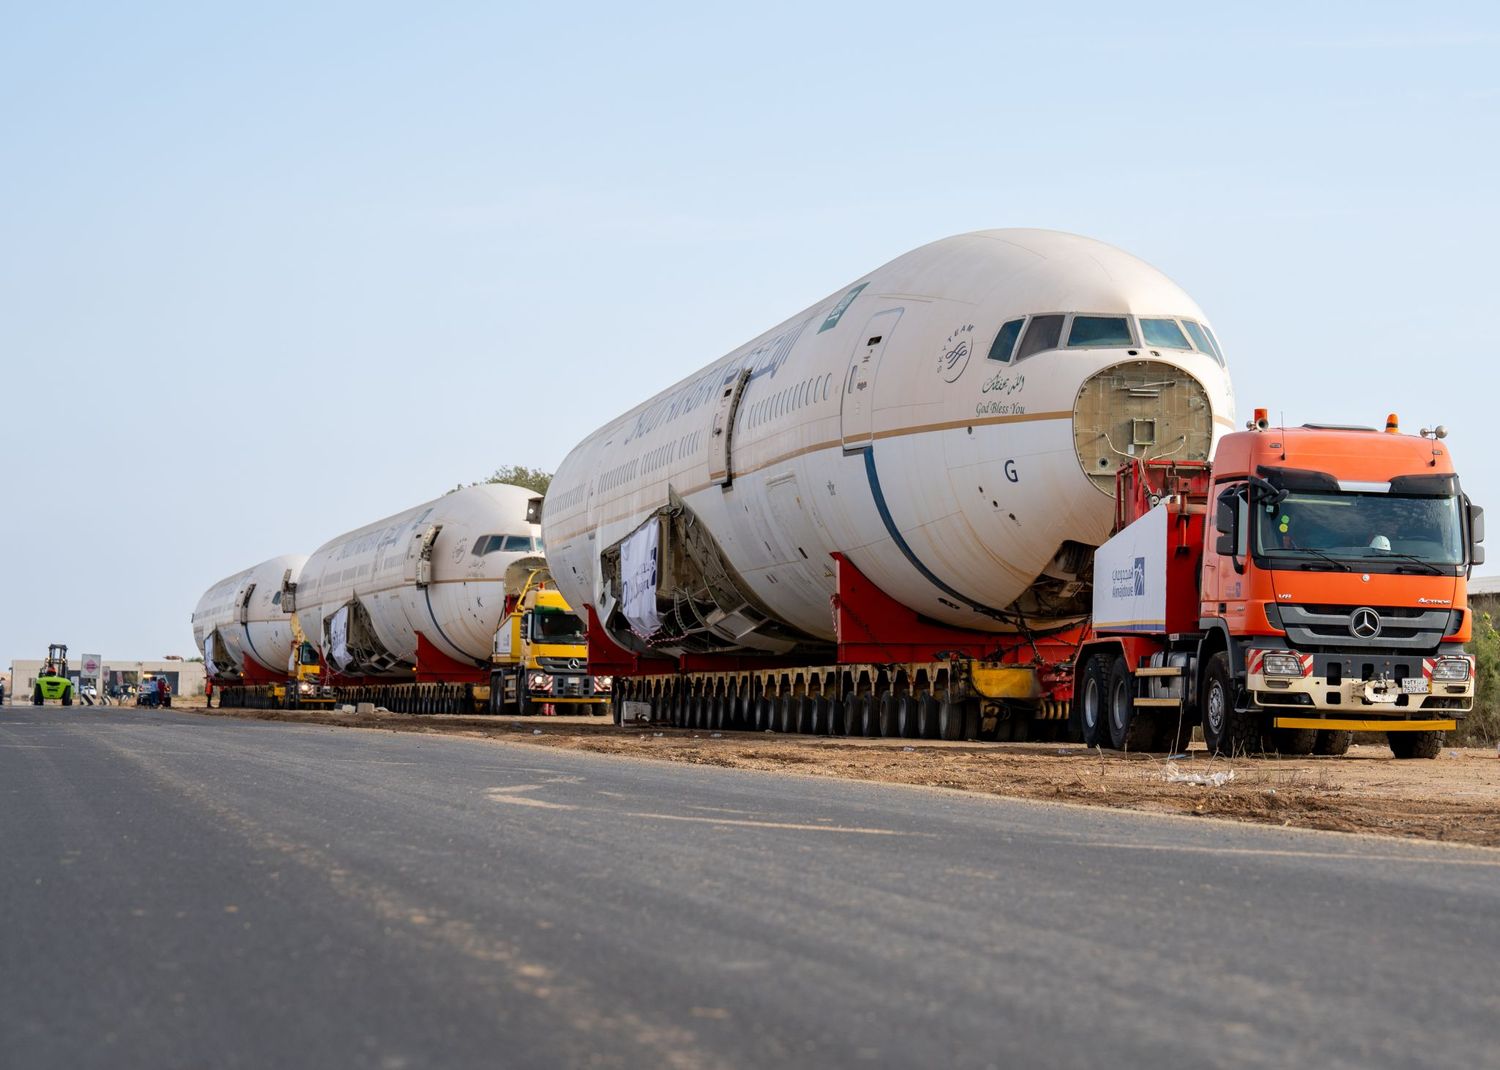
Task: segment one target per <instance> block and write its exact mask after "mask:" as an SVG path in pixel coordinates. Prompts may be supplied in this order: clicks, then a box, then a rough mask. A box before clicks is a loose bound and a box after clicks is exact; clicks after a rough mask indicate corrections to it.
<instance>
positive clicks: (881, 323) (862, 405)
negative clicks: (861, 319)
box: [839, 308, 902, 453]
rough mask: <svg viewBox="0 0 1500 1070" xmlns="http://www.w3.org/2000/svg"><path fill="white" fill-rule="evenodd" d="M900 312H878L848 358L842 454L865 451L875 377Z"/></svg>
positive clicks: (871, 424)
mask: <svg viewBox="0 0 1500 1070" xmlns="http://www.w3.org/2000/svg"><path fill="white" fill-rule="evenodd" d="M901 311H902V310H901V309H899V308H888V309H886V310H885V311H884V312H877V313H875V315H873V316H871V317H870V319H869V321H868V322H867V323H866V324H865V329H864V331H863V333H861V334H860V336H859V340H858V342H857V343H856V345H855V347H854V352H853V353H852V354H850V356H849V370H848V372H847V373H845V375H844V396H843V399H842V402H841V404H840V406H839V422H840V425H841V427H842V431H843V439H844V452H845V453H853V452H855V451H857V450H862V449H867V448H868V447H869V445H870V442H871V441H872V438H873V431H874V425H875V373H876V372H877V371H878V370H879V369H880V357H881V355H882V354H883V353H884V352H885V347H886V344H887V343H889V342H890V340H891V332H892V331H894V330H895V329H896V323H897V321H898V320H900V319H901Z"/></svg>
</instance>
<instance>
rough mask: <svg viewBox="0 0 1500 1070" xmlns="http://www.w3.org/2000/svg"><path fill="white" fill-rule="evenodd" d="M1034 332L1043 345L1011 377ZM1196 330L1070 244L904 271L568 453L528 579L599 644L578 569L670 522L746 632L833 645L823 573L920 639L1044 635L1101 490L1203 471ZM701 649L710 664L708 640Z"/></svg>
mask: <svg viewBox="0 0 1500 1070" xmlns="http://www.w3.org/2000/svg"><path fill="white" fill-rule="evenodd" d="M1052 316H1061V317H1062V319H1061V321H1060V326H1059V335H1058V338H1057V344H1055V345H1052V346H1048V347H1044V348H1043V349H1041V350H1040V351H1037V352H1034V353H1030V354H1025V355H1023V352H1022V350H1023V346H1024V345H1025V344H1027V343H1026V342H1025V339H1026V338H1027V337H1029V336H1030V331H1031V328H1032V326H1033V324H1035V325H1036V326H1037V327H1039V328H1042V330H1041V332H1040V334H1039V335H1038V338H1040V339H1041V340H1042V341H1045V340H1046V333H1047V329H1049V325H1050V322H1051V321H1050V319H1048V317H1052ZM1017 320H1020V321H1021V324H1020V326H1019V327H1018V328H1016V331H1017V334H1016V337H1015V338H1012V339H1011V343H1010V345H1009V347H1006V346H1005V345H1004V344H1003V343H1004V339H1005V337H1007V336H1006V335H1005V333H1004V331H1005V325H1007V324H1013V323H1015V321H1017ZM1117 320H1119V321H1123V322H1124V324H1125V325H1126V326H1125V329H1126V330H1127V331H1128V338H1127V337H1121V336H1119V335H1117V334H1112V333H1111V332H1113V331H1117V330H1118V327H1117V326H1116V325H1115V321H1117ZM1167 320H1170V321H1172V322H1173V323H1174V324H1176V334H1173V329H1172V328H1168V327H1164V326H1162V323H1163V321H1167ZM1146 321H1150V325H1149V326H1148V325H1147V322H1146ZM1189 323H1190V324H1191V325H1192V326H1191V327H1189V326H1188V324H1189ZM1101 324H1102V326H1101ZM1200 329H1208V331H1209V332H1210V334H1211V328H1210V326H1209V322H1208V320H1207V318H1206V317H1205V316H1204V315H1203V313H1202V310H1201V309H1199V307H1198V306H1197V304H1196V303H1195V302H1193V301H1192V299H1191V298H1189V297H1188V295H1187V294H1186V293H1184V292H1183V291H1182V290H1181V289H1180V288H1179V287H1178V286H1176V285H1175V284H1174V283H1172V282H1171V281H1170V280H1169V279H1167V278H1166V277H1165V276H1164V275H1162V274H1161V273H1160V272H1159V271H1157V270H1156V269H1155V268H1152V267H1151V266H1149V265H1147V264H1145V263H1143V262H1142V261H1140V260H1138V259H1136V258H1134V257H1132V256H1130V255H1129V254H1127V253H1124V252H1122V251H1120V250H1118V249H1115V248H1113V247H1111V246H1108V245H1105V244H1103V243H1100V242H1096V241H1092V240H1090V239H1087V238H1081V237H1076V236H1073V235H1067V234H1059V233H1055V232H1048V231H1034V230H1016V231H1006V230H1000V231H983V232H977V233H972V234H964V235H959V236H957V237H953V238H948V239H945V240H942V241H938V242H935V243H933V244H931V245H927V246H923V247H922V248H920V249H917V250H915V251H913V252H911V253H907V254H906V255H904V256H901V257H898V258H897V259H896V260H894V261H892V262H891V263H889V264H886V265H885V266H884V267H882V268H879V269H878V270H876V271H874V272H871V273H870V274H868V275H866V276H864V277H862V278H860V279H858V280H856V281H855V282H854V283H852V284H851V285H849V286H846V287H843V288H842V289H840V290H839V291H837V292H835V293H834V294H832V295H830V296H829V297H828V298H827V299H825V300H824V301H821V302H819V303H818V304H816V305H813V306H812V307H811V308H808V309H806V310H805V311H803V312H801V313H799V314H798V315H796V316H793V317H792V318H791V319H788V320H787V321H785V322H784V323H782V324H779V325H778V326H776V327H775V328H773V329H772V330H770V331H768V332H767V333H765V334H764V335H762V336H760V337H759V338H757V339H755V340H754V341H752V342H750V343H748V344H747V345H745V346H742V347H740V348H739V349H736V350H735V351H733V352H731V353H729V354H727V355H726V356H724V357H722V358H720V359H719V360H717V361H715V362H714V363H712V364H711V365H709V366H708V367H707V368H705V369H703V370H702V371H699V372H697V373H695V374H694V375H692V376H690V377H688V378H687V379H684V380H683V381H682V382H680V383H678V384H676V385H675V386H672V387H670V388H668V389H667V390H664V391H662V392H661V393H660V394H658V395H656V396H655V397H653V398H651V399H650V400H648V401H646V402H644V403H642V404H641V405H638V406H636V407H635V408H633V409H631V410H630V411H629V412H627V413H625V414H624V415H622V416H621V417H619V418H617V419H615V420H613V421H612V422H610V423H609V424H607V425H606V426H605V427H603V428H601V429H600V430H598V431H596V432H595V433H593V434H592V435H590V436H588V437H587V438H586V439H584V440H583V442H582V443H580V444H579V445H578V446H577V447H576V448H575V449H574V450H573V451H572V452H571V453H570V454H569V455H568V456H567V458H566V459H565V460H564V461H563V463H562V465H561V466H560V467H559V469H558V471H557V474H556V476H555V477H554V479H553V482H552V485H551V489H550V491H549V493H548V495H547V499H546V504H545V509H544V513H543V520H542V530H543V534H544V536H545V538H546V543H547V547H548V551H549V554H548V556H549V559H550V561H551V565H552V573H553V576H554V578H555V579H556V582H557V584H558V586H559V588H560V589H561V591H562V593H563V595H564V596H565V597H566V598H567V600H568V601H569V603H570V604H572V605H573V606H574V607H575V608H576V609H577V610H579V611H580V612H582V608H583V607H584V606H585V605H590V606H593V607H594V608H595V610H596V611H597V612H598V615H599V617H600V619H601V620H606V619H608V618H609V617H610V614H611V612H612V611H613V610H614V609H616V608H617V607H618V605H619V602H620V590H619V589H618V585H617V584H616V585H614V586H612V585H611V583H609V582H606V581H605V579H604V578H603V572H602V570H601V567H600V555H601V553H602V552H604V551H606V550H609V549H610V548H612V547H617V546H619V545H620V543H621V541H622V540H624V539H625V538H626V537H627V536H630V535H631V534H632V533H633V532H635V531H637V529H639V528H641V526H642V525H643V524H644V523H645V522H647V520H648V519H649V518H651V517H652V516H653V515H654V514H656V513H658V512H659V511H661V510H663V509H667V508H671V507H673V505H672V503H673V502H674V501H680V503H681V504H682V505H683V506H685V507H686V508H687V510H688V511H690V513H691V514H692V515H693V517H694V523H701V524H702V525H703V527H704V528H705V529H706V531H707V532H708V533H709V534H711V536H712V537H713V540H714V542H715V543H716V545H717V548H718V550H719V551H721V552H722V555H723V558H724V563H725V564H726V566H727V567H728V568H729V569H730V570H731V571H732V573H733V574H734V576H735V578H736V582H738V583H740V584H741V585H743V587H744V588H746V589H747V592H748V594H749V596H750V597H751V600H752V601H753V602H755V603H756V604H757V608H758V609H759V610H760V611H762V612H765V613H768V614H769V615H770V617H771V618H772V619H774V620H775V621H777V622H779V623H781V624H784V625H786V626H787V628H788V629H790V630H793V631H795V632H797V633H800V634H801V635H803V636H806V637H809V638H811V639H813V640H818V641H831V640H832V639H833V620H832V614H831V612H830V596H831V595H833V594H834V591H835V576H834V568H833V564H834V563H833V561H832V559H831V557H830V555H831V554H832V553H835V552H838V553H841V554H842V555H844V556H845V557H846V558H847V559H848V560H849V561H850V562H851V563H852V564H853V565H855V566H856V567H857V568H858V569H859V570H860V572H862V573H863V574H864V575H865V576H866V577H867V578H868V579H869V580H870V581H872V582H873V583H874V584H875V585H876V586H877V587H879V588H880V589H881V590H882V591H883V592H885V594H887V595H889V596H890V597H892V598H894V599H895V600H897V601H898V602H900V603H901V604H902V605H904V606H906V607H909V608H910V609H912V610H914V611H916V612H918V613H920V614H922V615H923V616H925V617H928V618H931V619H932V620H935V621H939V622H943V623H946V624H949V625H952V626H955V627H960V628H965V629H974V630H981V631H991V632H1000V631H1010V630H1014V629H1015V627H1016V626H1017V623H1018V622H1020V621H1024V622H1025V623H1026V624H1027V625H1028V626H1041V627H1046V626H1051V625H1059V624H1062V623H1066V622H1067V620H1068V619H1069V618H1070V616H1071V610H1069V609H1068V608H1067V606H1066V605H1064V599H1063V598H1062V596H1060V595H1057V592H1058V591H1065V590H1070V588H1069V587H1068V586H1067V581H1068V577H1069V576H1070V575H1072V574H1074V573H1076V572H1077V571H1078V569H1079V567H1080V562H1081V560H1082V558H1083V557H1086V555H1081V554H1080V553H1079V552H1078V551H1079V549H1080V548H1092V547H1094V546H1097V545H1099V544H1100V543H1102V542H1104V541H1105V539H1106V538H1107V537H1108V535H1109V533H1110V528H1111V525H1112V521H1113V512H1114V506H1113V492H1114V472H1115V470H1116V469H1117V468H1118V467H1119V465H1120V464H1121V463H1123V462H1124V461H1126V460H1128V459H1130V458H1137V459H1149V458H1163V457H1169V458H1175V459H1180V460H1206V459H1207V458H1208V457H1210V456H1211V455H1212V449H1213V445H1214V442H1215V441H1216V440H1217V438H1218V436H1219V435H1220V434H1222V433H1223V432H1224V431H1226V430H1228V429H1230V428H1231V427H1232V426H1233V417H1234V398H1233V392H1232V387H1231V385H1230V381H1229V374H1228V372H1227V370H1226V368H1225V365H1224V363H1223V360H1222V357H1221V355H1219V354H1217V353H1216V352H1215V351H1214V350H1215V349H1216V348H1217V342H1216V341H1214V342H1211V343H1205V344H1202V345H1198V344H1196V343H1195V342H1193V341H1192V340H1191V339H1190V338H1189V333H1190V331H1198V330H1200ZM1147 331H1150V332H1152V337H1153V338H1155V339H1156V341H1157V344H1150V343H1149V342H1148V341H1147V339H1146V337H1145V335H1146V332H1147ZM1094 335H1098V336H1099V338H1100V341H1098V342H1097V343H1095V344H1089V339H1090V338H1091V337H1092V336H1094ZM1177 335H1180V336H1181V337H1182V344H1181V345H1178V344H1177V343H1176V341H1175V339H1176V337H1177ZM1163 337H1167V340H1168V341H1169V342H1172V343H1173V344H1171V345H1163V344H1160V342H1161V339H1162V338H1163ZM1070 342H1075V343H1082V344H1069V343H1070ZM1048 576H1052V577H1054V579H1048V578H1047V577H1048ZM1056 577H1060V578H1056ZM1039 592H1041V594H1040V595H1039ZM662 594H663V598H666V597H667V596H668V594H669V593H668V592H662ZM1071 604H1072V603H1067V605H1071ZM1072 619H1076V617H1073V618H1072ZM616 621H618V617H616ZM616 636H617V638H620V639H627V638H628V637H627V636H625V635H623V634H622V633H620V632H619V630H618V624H616ZM637 638H639V636H637ZM722 638H723V641H724V642H725V643H726V644H728V646H727V647H726V649H733V648H734V642H735V640H734V638H733V630H732V628H730V627H728V626H725V627H724V628H723V629H722ZM744 645H745V647H746V648H747V649H750V648H754V649H762V650H765V649H775V648H777V645H778V644H777V643H774V642H773V643H764V642H760V641H759V640H757V639H756V638H755V637H753V636H752V637H747V638H746V639H745V641H744ZM780 645H781V647H782V648H785V643H782V644H780Z"/></svg>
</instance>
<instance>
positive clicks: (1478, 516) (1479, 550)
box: [1464, 497, 1484, 567]
mask: <svg viewBox="0 0 1500 1070" xmlns="http://www.w3.org/2000/svg"><path fill="white" fill-rule="evenodd" d="M1464 506H1465V507H1466V508H1467V509H1468V512H1469V565H1470V566H1471V567H1472V566H1474V565H1482V564H1484V547H1483V546H1480V545H1479V544H1480V543H1482V542H1484V510H1483V509H1482V508H1480V507H1479V506H1477V505H1475V504H1474V503H1473V502H1471V501H1469V499H1468V498H1467V497H1465V498H1464Z"/></svg>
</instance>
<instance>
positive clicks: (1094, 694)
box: [1078, 657, 1109, 747]
mask: <svg viewBox="0 0 1500 1070" xmlns="http://www.w3.org/2000/svg"><path fill="white" fill-rule="evenodd" d="M1108 663H1109V662H1108V659H1106V658H1102V657H1091V658H1089V660H1088V661H1086V662H1084V665H1083V698H1082V700H1081V701H1080V702H1079V703H1078V729H1079V731H1080V732H1081V733H1082V734H1083V745H1084V746H1086V747H1102V746H1104V745H1105V744H1107V743H1108V742H1109V715H1108V714H1107V713H1106V712H1105V711H1106V709H1107V705H1106V703H1105V698H1104V696H1105V694H1106V693H1107V692H1106V691H1105V688H1106V687H1107V686H1108V683H1109V680H1108V677H1107V676H1106V669H1105V667H1106V666H1107V665H1108Z"/></svg>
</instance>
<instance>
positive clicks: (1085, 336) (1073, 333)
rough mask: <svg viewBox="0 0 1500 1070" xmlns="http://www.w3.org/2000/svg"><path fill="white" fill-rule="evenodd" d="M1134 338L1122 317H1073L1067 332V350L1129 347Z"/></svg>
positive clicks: (1127, 323)
mask: <svg viewBox="0 0 1500 1070" xmlns="http://www.w3.org/2000/svg"><path fill="white" fill-rule="evenodd" d="M1131 345H1135V337H1134V336H1133V335H1132V334H1131V333H1130V321H1129V320H1127V319H1126V318H1125V317H1124V316H1074V317H1073V329H1072V330H1070V331H1069V332H1068V346H1069V348H1077V347H1084V346H1131Z"/></svg>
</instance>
